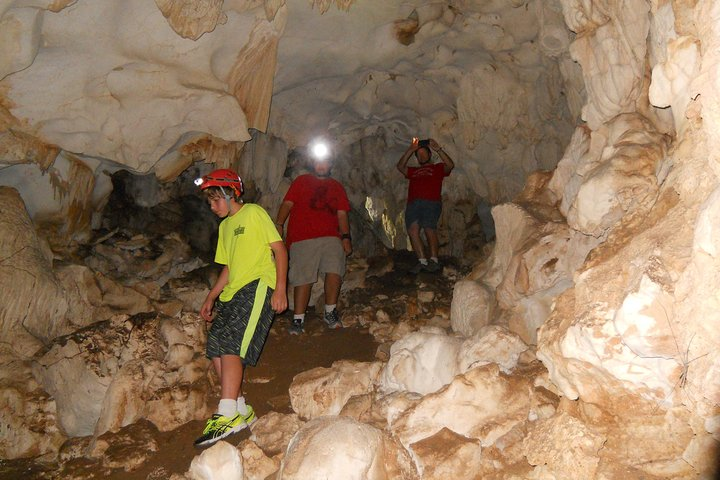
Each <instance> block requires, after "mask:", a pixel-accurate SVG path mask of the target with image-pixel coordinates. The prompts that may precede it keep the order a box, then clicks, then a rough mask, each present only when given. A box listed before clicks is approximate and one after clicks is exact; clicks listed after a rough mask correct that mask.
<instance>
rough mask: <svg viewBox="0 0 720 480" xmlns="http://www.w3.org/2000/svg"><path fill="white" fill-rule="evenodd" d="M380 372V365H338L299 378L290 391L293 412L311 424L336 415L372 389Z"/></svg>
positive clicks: (348, 363) (377, 363) (376, 363)
mask: <svg viewBox="0 0 720 480" xmlns="http://www.w3.org/2000/svg"><path fill="white" fill-rule="evenodd" d="M381 369H382V364H381V363H380V362H373V363H363V362H353V361H338V362H335V363H333V365H332V367H330V368H323V367H318V368H314V369H312V370H308V371H306V372H303V373H301V374H298V375H296V376H295V378H293V383H292V384H291V385H290V389H289V394H290V403H291V404H292V408H293V410H294V411H295V412H296V413H297V414H298V415H299V416H300V417H301V418H304V419H308V420H309V419H313V418H316V417H321V416H324V415H337V414H338V413H340V410H342V407H343V406H344V405H345V403H346V402H347V401H348V399H349V398H350V397H352V396H353V395H360V394H363V393H368V392H369V391H371V390H372V389H373V385H374V383H375V380H376V379H377V377H378V375H379V374H380V370H381Z"/></svg>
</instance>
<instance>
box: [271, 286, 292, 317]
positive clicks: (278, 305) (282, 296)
mask: <svg viewBox="0 0 720 480" xmlns="http://www.w3.org/2000/svg"><path fill="white" fill-rule="evenodd" d="M270 306H271V307H272V309H273V310H275V313H282V312H284V311H285V310H286V309H287V306H288V301H287V294H286V293H285V291H284V290H279V289H278V290H275V291H274V292H273V294H272V297H270Z"/></svg>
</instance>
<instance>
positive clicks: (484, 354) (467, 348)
mask: <svg viewBox="0 0 720 480" xmlns="http://www.w3.org/2000/svg"><path fill="white" fill-rule="evenodd" d="M527 349H528V346H527V345H526V344H525V343H524V342H523V341H522V340H521V339H520V337H518V336H517V335H515V334H513V333H511V332H509V331H508V330H507V329H505V328H503V327H500V326H497V325H490V326H487V327H484V328H482V329H481V330H480V331H479V332H478V333H476V334H475V335H473V336H472V337H470V338H468V339H466V340H465V341H463V343H462V345H461V346H460V351H459V352H458V366H459V369H460V373H465V372H467V371H468V370H471V369H473V368H475V367H479V366H482V365H487V364H488V363H495V364H497V365H498V366H499V367H500V370H501V371H502V372H503V373H505V374H509V373H510V372H511V371H512V370H513V369H514V368H515V366H516V365H517V364H518V360H519V359H520V355H521V354H522V352H524V351H525V350H527Z"/></svg>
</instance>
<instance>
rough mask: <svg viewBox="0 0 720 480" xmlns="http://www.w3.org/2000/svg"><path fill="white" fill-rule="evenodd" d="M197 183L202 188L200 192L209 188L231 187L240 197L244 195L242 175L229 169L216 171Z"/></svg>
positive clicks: (199, 179) (196, 181)
mask: <svg viewBox="0 0 720 480" xmlns="http://www.w3.org/2000/svg"><path fill="white" fill-rule="evenodd" d="M195 183H196V184H197V185H199V186H200V190H205V189H206V188H209V187H230V188H232V189H233V191H234V192H235V194H236V195H237V196H238V197H239V196H241V195H242V194H243V183H242V179H241V178H240V175H238V174H237V173H235V172H234V171H232V170H230V169H228V168H221V169H219V170H214V171H212V172H210V173H208V174H207V175H204V176H203V177H202V178H198V179H197V180H195Z"/></svg>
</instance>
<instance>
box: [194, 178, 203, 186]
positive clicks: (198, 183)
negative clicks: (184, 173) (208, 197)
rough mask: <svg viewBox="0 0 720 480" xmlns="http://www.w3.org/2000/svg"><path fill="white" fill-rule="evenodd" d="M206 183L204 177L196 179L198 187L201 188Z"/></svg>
mask: <svg viewBox="0 0 720 480" xmlns="http://www.w3.org/2000/svg"><path fill="white" fill-rule="evenodd" d="M204 181H205V180H203V178H202V177H200V178H196V179H195V185H197V186H198V187H199V186H200V185H202V184H203V182H204Z"/></svg>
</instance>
